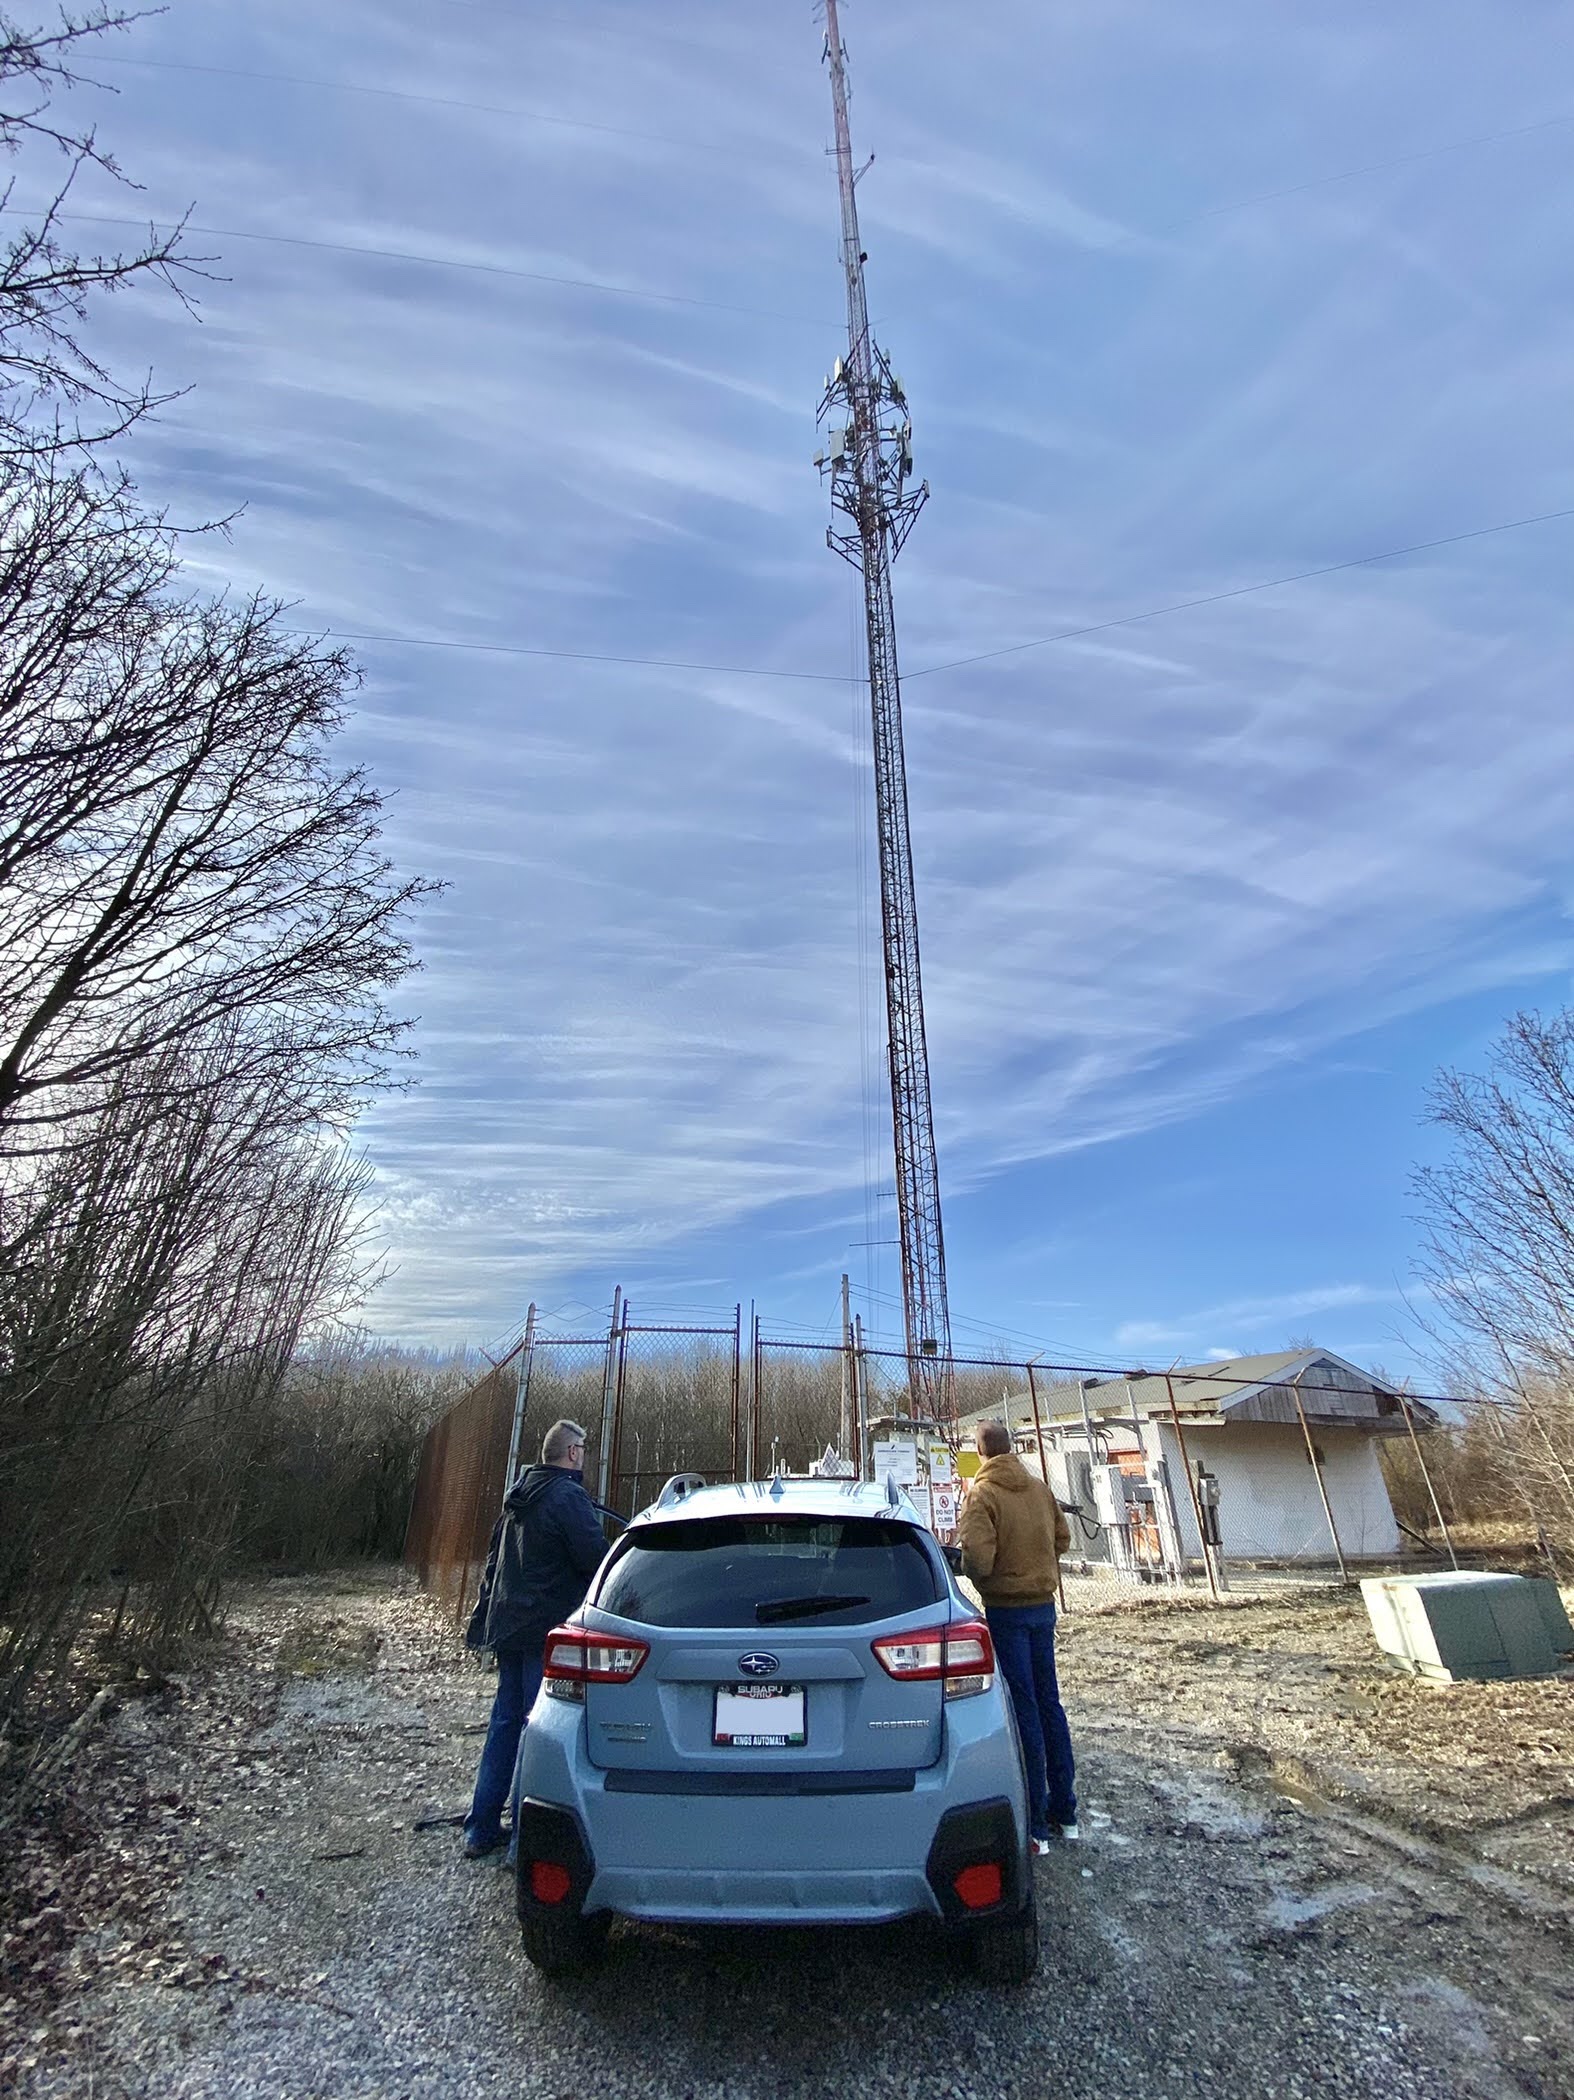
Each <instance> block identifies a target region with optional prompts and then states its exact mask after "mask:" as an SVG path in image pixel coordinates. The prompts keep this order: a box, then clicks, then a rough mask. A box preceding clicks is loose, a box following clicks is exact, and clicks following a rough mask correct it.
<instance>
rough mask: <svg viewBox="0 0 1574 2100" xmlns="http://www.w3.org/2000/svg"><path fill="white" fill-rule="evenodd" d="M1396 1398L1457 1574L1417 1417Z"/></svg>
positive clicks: (1451, 1541)
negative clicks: (1422, 1444) (1418, 1430)
mask: <svg viewBox="0 0 1574 2100" xmlns="http://www.w3.org/2000/svg"><path fill="white" fill-rule="evenodd" d="M1394 1398H1395V1399H1396V1400H1397V1401H1398V1402H1399V1412H1400V1413H1401V1414H1402V1415H1403V1416H1404V1418H1405V1427H1406V1429H1408V1430H1409V1432H1410V1442H1411V1445H1412V1447H1413V1448H1414V1451H1415V1455H1416V1464H1417V1465H1418V1466H1419V1467H1420V1468H1421V1478H1422V1479H1423V1480H1424V1481H1425V1482H1426V1491H1427V1494H1428V1495H1429V1496H1430V1498H1431V1502H1432V1509H1433V1512H1434V1514H1435V1515H1436V1517H1437V1527H1438V1529H1439V1531H1441V1532H1442V1534H1443V1544H1444V1545H1445V1546H1446V1547H1447V1548H1448V1557H1449V1559H1450V1560H1451V1561H1452V1562H1453V1564H1454V1569H1455V1572H1456V1573H1457V1572H1458V1568H1459V1555H1458V1554H1457V1553H1456V1552H1455V1551H1454V1539H1453V1534H1452V1533H1451V1532H1450V1530H1449V1528H1448V1519H1447V1517H1445V1516H1444V1514H1443V1505H1442V1504H1441V1503H1440V1502H1439V1501H1438V1499H1437V1489H1436V1488H1435V1487H1434V1486H1433V1485H1432V1474H1431V1470H1430V1468H1429V1467H1428V1465H1427V1462H1426V1458H1425V1455H1424V1454H1423V1452H1422V1450H1421V1439H1420V1438H1419V1437H1418V1436H1417V1435H1416V1425H1415V1417H1414V1416H1413V1415H1412V1414H1411V1412H1410V1403H1409V1401H1408V1400H1407V1399H1406V1398H1405V1396H1404V1394H1403V1393H1397V1392H1396V1393H1395V1395H1394Z"/></svg>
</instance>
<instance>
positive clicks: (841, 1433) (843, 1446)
mask: <svg viewBox="0 0 1574 2100" xmlns="http://www.w3.org/2000/svg"><path fill="white" fill-rule="evenodd" d="M851 1327H852V1312H851V1287H850V1285H849V1284H848V1281H847V1276H846V1272H845V1271H844V1272H843V1275H842V1411H841V1415H840V1417H839V1418H838V1421H837V1425H836V1426H837V1437H838V1443H839V1447H840V1450H841V1453H842V1456H843V1457H844V1458H849V1457H851V1455H852V1442H853V1409H852V1364H851V1362H850V1360H849V1357H848V1351H849V1348H850V1346H851V1343H852V1334H851V1332H850V1330H851Z"/></svg>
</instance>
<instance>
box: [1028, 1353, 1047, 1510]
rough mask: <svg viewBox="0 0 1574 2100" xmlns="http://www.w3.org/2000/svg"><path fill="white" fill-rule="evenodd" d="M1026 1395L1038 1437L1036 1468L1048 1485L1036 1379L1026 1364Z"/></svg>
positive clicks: (1029, 1366)
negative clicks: (1029, 1401)
mask: <svg viewBox="0 0 1574 2100" xmlns="http://www.w3.org/2000/svg"><path fill="white" fill-rule="evenodd" d="M1027 1390H1028V1397H1029V1399H1030V1400H1031V1401H1032V1402H1033V1434H1034V1435H1035V1436H1036V1437H1037V1439H1038V1470H1039V1471H1040V1472H1041V1473H1042V1474H1043V1476H1044V1485H1045V1487H1048V1486H1049V1454H1048V1452H1047V1451H1046V1450H1045V1449H1044V1425H1043V1423H1042V1422H1041V1421H1040V1420H1039V1415H1038V1381H1037V1380H1036V1379H1035V1378H1034V1376H1033V1366H1032V1365H1031V1364H1029V1365H1028V1366H1027Z"/></svg>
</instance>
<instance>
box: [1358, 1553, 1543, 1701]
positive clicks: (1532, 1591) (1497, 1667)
mask: <svg viewBox="0 0 1574 2100" xmlns="http://www.w3.org/2000/svg"><path fill="white" fill-rule="evenodd" d="M1361 1595H1362V1596H1363V1597H1364V1598H1365V1600H1366V1609H1367V1615H1368V1617H1369V1618H1370V1619H1371V1622H1372V1631H1373V1633H1374V1634H1375V1635H1376V1636H1377V1645H1378V1647H1379V1648H1381V1649H1382V1651H1383V1653H1384V1655H1385V1656H1386V1657H1387V1659H1388V1661H1389V1662H1390V1663H1391V1664H1392V1665H1393V1666H1394V1668H1396V1669H1400V1670H1408V1671H1410V1672H1411V1673H1412V1674H1413V1675H1415V1676H1417V1677H1426V1678H1430V1679H1431V1680H1432V1681H1433V1682H1434V1683H1437V1684H1453V1683H1454V1682H1456V1681H1457V1680H1458V1679H1461V1678H1488V1677H1546V1676H1550V1675H1551V1674H1552V1673H1553V1672H1554V1671H1556V1670H1558V1669H1559V1668H1561V1666H1562V1664H1563V1662H1564V1659H1565V1658H1566V1657H1567V1656H1568V1654H1569V1652H1570V1651H1571V1650H1574V1629H1571V1628H1570V1625H1569V1620H1568V1614H1567V1613H1566V1612H1565V1611H1564V1609H1563V1600H1562V1598H1561V1597H1560V1596H1559V1595H1558V1592H1557V1587H1556V1585H1555V1584H1553V1583H1550V1582H1544V1581H1542V1580H1541V1579H1540V1578H1539V1577H1535V1576H1525V1575H1479V1574H1464V1573H1459V1574H1447V1575H1370V1576H1368V1577H1367V1578H1366V1580H1365V1581H1364V1582H1363V1583H1362V1584H1361Z"/></svg>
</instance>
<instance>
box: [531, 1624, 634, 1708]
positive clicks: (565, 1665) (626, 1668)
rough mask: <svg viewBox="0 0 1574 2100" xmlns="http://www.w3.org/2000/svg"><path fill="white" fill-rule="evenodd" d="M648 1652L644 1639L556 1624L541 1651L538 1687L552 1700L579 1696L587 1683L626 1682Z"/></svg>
mask: <svg viewBox="0 0 1574 2100" xmlns="http://www.w3.org/2000/svg"><path fill="white" fill-rule="evenodd" d="M649 1653H650V1643H649V1642H648V1641H638V1640H631V1639H629V1638H628V1636H627V1635H624V1636H621V1637H618V1636H613V1635H609V1634H604V1633H587V1632H586V1630H585V1628H584V1627H583V1626H558V1627H555V1628H554V1629H553V1631H552V1632H551V1633H549V1634H548V1635H547V1640H546V1647H545V1648H544V1649H543V1651H542V1656H541V1687H542V1690H543V1691H545V1692H546V1694H547V1695H548V1697H549V1698H552V1699H583V1698H584V1696H585V1686H586V1685H587V1684H628V1683H629V1682H630V1681H631V1680H632V1679H633V1678H635V1677H637V1676H638V1675H639V1673H640V1670H641V1669H642V1668H643V1666H644V1662H645V1658H646V1656H647V1655H649Z"/></svg>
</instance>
